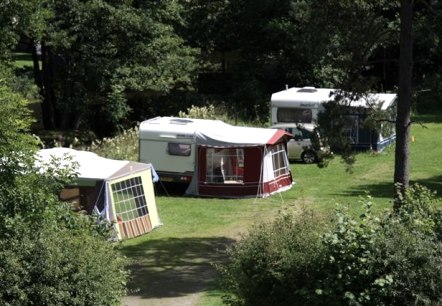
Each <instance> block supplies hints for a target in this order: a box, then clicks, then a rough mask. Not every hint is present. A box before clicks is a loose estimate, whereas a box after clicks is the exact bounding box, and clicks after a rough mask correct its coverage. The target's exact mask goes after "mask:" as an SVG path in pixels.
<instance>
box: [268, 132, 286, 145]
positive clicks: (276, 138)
mask: <svg viewBox="0 0 442 306" xmlns="http://www.w3.org/2000/svg"><path fill="white" fill-rule="evenodd" d="M290 137H292V134H290V133H288V132H286V131H284V130H276V132H275V134H273V136H272V138H270V139H269V140H268V141H267V144H270V145H273V144H275V143H278V142H279V140H280V139H281V138H287V140H288V139H290Z"/></svg>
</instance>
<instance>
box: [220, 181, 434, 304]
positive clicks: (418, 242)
mask: <svg viewBox="0 0 442 306" xmlns="http://www.w3.org/2000/svg"><path fill="white" fill-rule="evenodd" d="M433 202H434V196H433V194H432V193H431V192H430V191H428V190H427V189H426V188H424V187H422V186H419V185H416V186H413V187H410V188H409V189H408V191H407V192H406V194H405V196H404V198H402V206H401V207H400V208H399V209H398V210H395V211H393V210H392V211H390V212H388V213H386V214H384V215H382V216H381V217H377V216H374V215H373V214H372V211H371V207H372V199H371V198H370V197H369V196H368V197H367V198H364V199H363V201H362V203H363V205H364V207H365V212H364V213H363V214H362V215H361V216H359V218H355V217H353V216H351V215H350V214H349V213H348V212H347V211H346V210H345V209H343V208H338V209H337V211H336V214H335V218H334V219H333V220H332V221H331V229H330V230H326V231H324V229H326V228H327V227H325V226H318V224H317V223H318V222H317V220H315V219H314V218H312V217H308V216H307V215H306V214H305V213H303V214H302V215H300V216H296V215H282V216H280V217H279V218H277V219H276V221H274V222H273V223H270V224H266V225H261V226H258V227H256V228H255V229H254V230H253V231H252V232H251V233H250V234H249V235H247V236H245V237H243V239H242V240H241V241H239V242H238V243H237V244H236V245H235V246H234V247H233V248H232V249H230V250H229V252H228V254H229V258H230V261H229V263H227V264H226V265H224V266H221V268H220V271H221V275H222V279H223V281H224V288H225V290H226V292H227V294H226V297H225V302H227V303H229V304H231V305H412V304H413V305H439V304H441V303H442V244H441V239H440V238H441V231H440V228H441V224H442V219H441V217H442V213H441V211H438V210H434V208H433V206H432V203H433Z"/></svg>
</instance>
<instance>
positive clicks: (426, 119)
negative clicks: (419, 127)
mask: <svg viewBox="0 0 442 306" xmlns="http://www.w3.org/2000/svg"><path fill="white" fill-rule="evenodd" d="M412 120H413V121H415V122H416V123H422V124H424V125H425V123H442V110H436V111H435V112H434V113H432V114H418V115H416V116H414V118H412Z"/></svg>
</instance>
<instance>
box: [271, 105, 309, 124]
mask: <svg viewBox="0 0 442 306" xmlns="http://www.w3.org/2000/svg"><path fill="white" fill-rule="evenodd" d="M276 118H277V120H278V122H296V123H298V122H299V123H311V122H312V121H313V115H312V110H311V109H308V108H307V109H306V108H284V107H282V108H278V111H277V113H276Z"/></svg>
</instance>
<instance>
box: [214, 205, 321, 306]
mask: <svg viewBox="0 0 442 306" xmlns="http://www.w3.org/2000/svg"><path fill="white" fill-rule="evenodd" d="M320 230H321V225H320V222H319V219H318V218H317V217H314V215H313V214H312V212H309V211H307V210H305V211H301V212H300V213H299V214H298V215H294V214H291V213H288V214H280V215H279V216H278V217H277V218H276V220H275V221H274V222H271V223H267V224H261V225H258V226H256V227H255V228H253V229H252V230H251V231H250V232H249V233H248V234H247V235H246V236H244V237H243V238H242V240H241V241H239V242H238V243H237V244H236V245H235V246H234V247H232V248H231V249H229V251H228V253H227V254H228V256H229V258H230V262H229V263H228V265H221V266H218V270H219V271H220V273H221V275H222V278H223V285H224V286H225V288H226V289H227V290H228V294H226V295H225V296H224V298H223V299H224V301H225V302H226V303H228V304H230V305H289V304H291V303H293V301H297V303H299V304H300V305H302V304H309V303H314V300H315V296H314V294H313V293H314V290H315V283H314V280H315V279H317V278H319V277H320V275H321V274H322V272H321V265H322V262H323V261H324V258H323V256H324V255H323V253H324V250H323V247H322V245H321V242H320V236H319V232H320ZM312 298H313V300H312Z"/></svg>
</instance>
